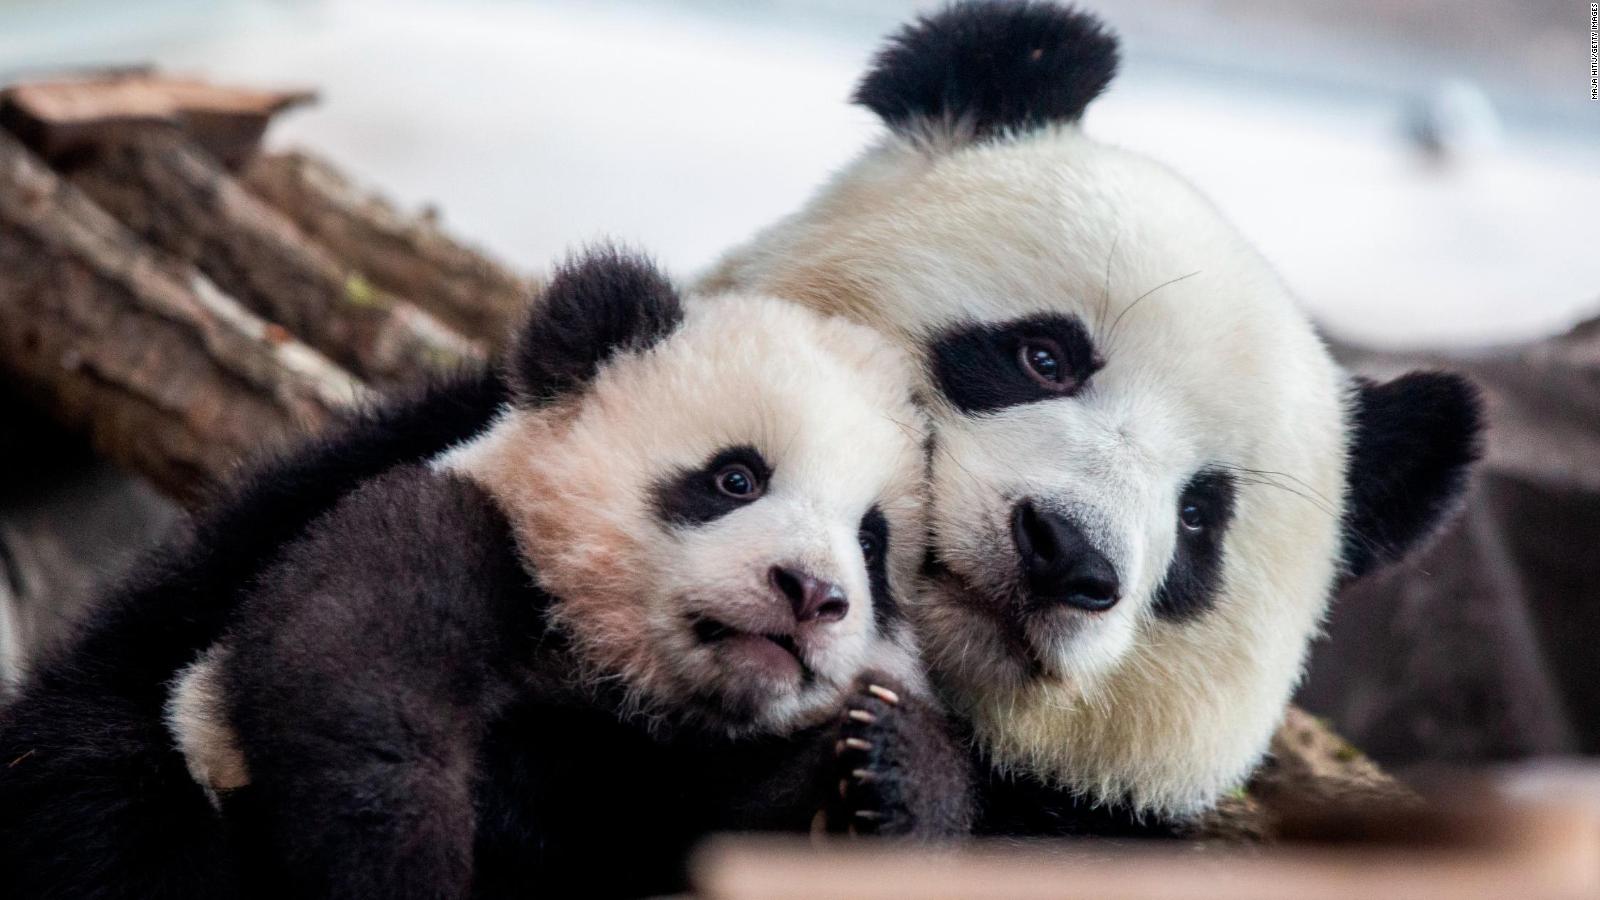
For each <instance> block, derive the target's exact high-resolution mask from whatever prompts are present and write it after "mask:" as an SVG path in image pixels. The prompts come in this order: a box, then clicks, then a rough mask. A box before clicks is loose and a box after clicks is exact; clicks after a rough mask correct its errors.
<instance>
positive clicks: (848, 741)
mask: <svg viewBox="0 0 1600 900" xmlns="http://www.w3.org/2000/svg"><path fill="white" fill-rule="evenodd" d="M843 743H844V745H845V746H846V747H849V748H850V749H851V750H871V749H872V744H871V743H870V742H868V741H864V740H862V739H861V738H845V739H844V742H843Z"/></svg>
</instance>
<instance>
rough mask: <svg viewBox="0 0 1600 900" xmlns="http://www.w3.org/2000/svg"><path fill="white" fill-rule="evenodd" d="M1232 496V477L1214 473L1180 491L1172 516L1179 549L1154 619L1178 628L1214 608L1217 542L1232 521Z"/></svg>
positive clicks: (1163, 583)
mask: <svg viewBox="0 0 1600 900" xmlns="http://www.w3.org/2000/svg"><path fill="white" fill-rule="evenodd" d="M1236 493H1237V488H1236V486H1235V484H1234V480H1233V476H1232V475H1230V474H1228V473H1227V472H1220V471H1217V470H1215V469H1208V470H1205V471H1202V472H1200V473H1199V474H1197V475H1195V476H1194V477H1193V478H1191V479H1189V483H1188V484H1187V485H1185V486H1184V488H1183V493H1182V494H1180V495H1179V497H1178V508H1177V509H1175V510H1173V511H1172V527H1173V528H1174V529H1176V530H1177V532H1178V548H1177V551H1176V552H1175V553H1173V555H1172V563H1171V565H1169V566H1167V574H1166V577H1165V578H1163V579H1162V581H1161V587H1159V588H1157V589H1156V597H1155V613H1156V615H1157V616H1158V617H1160V618H1162V619H1165V620H1166V621H1168V622H1182V621H1186V620H1188V619H1192V618H1194V617H1195V616H1198V615H1200V614H1201V613H1203V612H1205V611H1206V610H1208V609H1210V608H1211V607H1212V606H1214V605H1215V604H1216V602H1217V592H1218V590H1219V589H1220V588H1221V587H1222V538H1223V535H1224V534H1225V533H1226V532H1227V530H1228V523H1230V522H1232V521H1233V501H1234V495H1235V494H1236Z"/></svg>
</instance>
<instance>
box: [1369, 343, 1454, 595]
mask: <svg viewBox="0 0 1600 900" xmlns="http://www.w3.org/2000/svg"><path fill="white" fill-rule="evenodd" d="M1482 431H1483V404H1482V401H1481V400H1480V399H1479V397H1478V391H1477V389H1476V388H1474V387H1473V386H1472V383H1471V382H1469V381H1467V380H1466V379H1465V378H1462V377H1461V376H1459V375H1453V374H1450V373H1447V372H1410V373H1407V374H1405V375H1402V376H1400V377H1399V378H1396V379H1394V380H1393V381H1387V382H1384V383H1382V384H1379V383H1376V382H1373V381H1369V380H1367V379H1357V381H1356V394H1355V408H1354V411H1353V415H1352V419H1351V432H1352V433H1351V443H1350V459H1349V481H1350V493H1349V495H1348V497H1347V499H1346V506H1345V517H1344V567H1345V577H1346V578H1347V579H1355V578H1359V577H1361V576H1362V575H1364V574H1366V573H1367V572H1368V571H1370V570H1371V569H1373V568H1375V567H1377V566H1379V565H1382V564H1384V563H1388V562H1392V561H1394V560H1397V559H1399V558H1400V557H1402V556H1404V555H1405V554H1406V553H1407V552H1409V551H1410V550H1412V549H1413V548H1415V547H1416V546H1417V545H1418V544H1420V543H1422V542H1423V541H1424V540H1425V539H1427V538H1428V537H1429V536H1430V535H1432V534H1433V533H1434V531H1435V530H1436V529H1437V528H1438V527H1439V526H1440V524H1441V523H1442V522H1443V521H1444V519H1445V518H1446V517H1447V516H1448V514H1449V513H1450V512H1452V511H1453V510H1454V509H1455V507H1456V506H1457V505H1458V503H1459V502H1460V500H1461V497H1462V495H1463V494H1464V492H1465V491H1466V487H1467V479H1468V477H1469V476H1470V474H1471V470H1472V464H1473V463H1474V462H1476V461H1477V459H1478V457H1479V456H1480V455H1481V454H1482V452H1483V448H1482V440H1481V437H1482Z"/></svg>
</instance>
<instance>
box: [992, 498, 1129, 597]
mask: <svg viewBox="0 0 1600 900" xmlns="http://www.w3.org/2000/svg"><path fill="white" fill-rule="evenodd" d="M1011 540H1012V543H1013V545H1014V546H1015V548H1016V552H1017V560H1018V565H1019V566H1020V568H1021V571H1020V573H1019V576H1020V577H1019V583H1020V584H1021V586H1022V588H1023V592H1024V593H1025V599H1026V602H1027V605H1028V606H1029V607H1031V608H1032V609H1034V610H1035V611H1044V610H1045V609H1048V608H1052V607H1058V606H1065V607H1070V608H1073V609H1078V610H1083V611H1084V612H1091V613H1096V612H1104V611H1106V610H1108V609H1110V608H1111V607H1113V606H1115V605H1116V604H1117V601H1118V600H1119V599H1121V595H1122V584H1121V582H1120V581H1119V580H1118V578H1117V569H1116V566H1115V565H1113V564H1112V562H1111V560H1110V559H1107V558H1106V555H1105V554H1104V553H1101V552H1100V551H1099V550H1098V549H1097V548H1096V547H1095V546H1094V543H1093V542H1092V541H1090V539H1089V536H1088V535H1087V534H1085V533H1084V530H1083V527H1082V526H1081V525H1079V524H1078V522H1077V521H1075V520H1074V519H1073V518H1071V517H1069V516H1067V515H1064V514H1062V513H1060V512H1057V511H1055V510H1051V509H1047V508H1043V507H1041V506H1040V505H1039V504H1037V503H1035V502H1034V501H1033V500H1032V499H1029V498H1024V499H1023V500H1021V501H1020V502H1018V503H1017V505H1016V506H1015V507H1014V508H1013V509H1012V512H1011Z"/></svg>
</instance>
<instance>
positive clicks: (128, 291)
mask: <svg viewBox="0 0 1600 900" xmlns="http://www.w3.org/2000/svg"><path fill="white" fill-rule="evenodd" d="M152 205H154V204H153V202H152ZM0 272H3V273H5V275H4V277H3V278H0V366H3V367H4V369H5V371H6V372H7V373H8V374H9V376H10V377H12V378H14V379H16V381H17V383H18V384H19V386H20V388H21V389H22V390H23V391H24V392H25V393H26V394H28V395H30V396H31V397H33V398H34V399H35V400H36V401H38V402H39V403H40V405H41V406H43V407H44V408H45V409H47V410H49V411H50V412H51V413H52V414H53V415H54V417H55V418H56V419H57V420H58V421H60V422H62V423H63V424H64V425H66V426H68V427H70V428H75V429H80V430H82V431H85V432H87V433H88V434H89V435H90V437H91V439H92V441H93V443H94V446H95V447H96V449H98V450H99V451H100V452H101V453H103V454H105V455H106V456H107V457H109V458H110V459H112V460H113V461H115V462H117V463H118V464H120V465H122V466H124V467H125V468H128V469H130V470H132V471H135V472H139V473H141V474H143V475H145V476H147V477H148V478H150V479H151V480H152V481H153V482H155V483H156V484H157V485H158V486H159V487H160V488H161V489H162V490H163V491H165V492H167V493H169V494H171V495H173V496H175V497H177V498H179V499H182V500H191V501H192V500H193V499H195V498H196V497H197V496H199V494H200V493H201V491H202V489H203V488H204V486H206V485H207V484H210V483H211V482H213V481H214V480H215V479H216V478H218V477H219V476H221V475H222V474H223V473H224V472H225V471H226V470H227V469H228V468H229V467H230V466H231V465H233V464H234V462H235V461H236V460H238V459H239V458H241V457H243V456H245V455H246V454H248V453H252V452H256V451H258V450H259V449H260V448H261V447H262V446H263V445H264V444H271V443H273V442H277V441H282V440H285V439H288V438H289V437H291V436H294V435H298V434H301V433H303V432H305V431H306V430H308V429H312V428H316V427H318V426H320V425H322V424H323V423H325V422H327V421H328V420H329V419H330V418H331V417H332V416H333V415H334V414H335V412H336V411H337V410H338V409H339V408H340V407H342V406H345V405H347V404H349V403H350V402H352V401H354V400H355V399H357V398H358V397H359V396H360V395H361V394H362V392H363V391H362V388H361V386H360V384H359V383H358V382H357V381H356V380H355V379H353V378H351V377H350V376H349V375H346V374H345V373H344V372H343V371H341V370H340V369H339V368H338V367H337V366H335V365H333V364H331V363H330V362H328V361H327V360H326V359H324V358H323V357H322V356H320V355H319V354H317V353H316V352H314V351H313V350H311V349H310V348H308V347H306V346H305V345H304V344H301V343H299V342H298V341H296V340H294V339H293V338H292V337H291V336H290V335H289V334H288V333H287V332H285V331H284V330H283V329H282V328H278V327H275V326H273V325H270V324H268V323H266V322H263V321H262V320H260V319H259V318H257V317H255V316H254V315H252V314H250V313H249V312H248V311H246V310H244V309H243V308H241V307H240V305H239V304H238V303H237V302H236V301H234V300H233V299H232V298H231V297H229V296H228V295H227V294H225V293H223V292H222V291H220V290H218V289H217V288H216V287H215V286H214V285H213V284H212V283H211V282H210V281H209V280H207V279H206V278H205V277H204V276H202V275H201V274H200V273H198V272H196V271H194V270H193V269H192V268H190V267H188V266H184V265H182V264H179V263H174V262H172V261H170V260H166V259H162V258H159V257H157V256H156V255H154V254H152V253H151V252H150V251H149V250H148V249H147V248H146V247H145V246H143V245H142V244H141V243H140V242H139V241H138V240H137V239H136V238H135V237H134V236H133V235H132V234H130V233H129V232H128V231H127V229H125V228H123V227H122V226H120V225H118V224H117V222H116V221H114V220H113V219H112V218H111V217H110V216H108V215H106V214H105V212H104V211H102V210H100V209H99V208H97V207H96V206H95V205H94V204H93V203H92V202H90V201H89V200H88V199H87V198H86V197H84V195H83V194H82V193H81V192H80V191H78V190H77V189H75V188H73V187H72V186H71V185H68V184H66V183H64V182H63V181H62V180H61V179H59V178H58V177H57V176H56V175H55V174H53V173H52V172H51V171H50V170H49V169H47V168H46V167H45V166H44V164H43V163H42V162H41V161H40V160H38V159H37V158H36V157H34V156H33V155H32V154H31V153H29V152H28V151H27V150H26V149H25V148H24V147H22V146H21V144H20V143H18V142H17V141H16V140H15V139H13V138H12V137H10V136H9V135H6V134H4V133H0Z"/></svg>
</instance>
